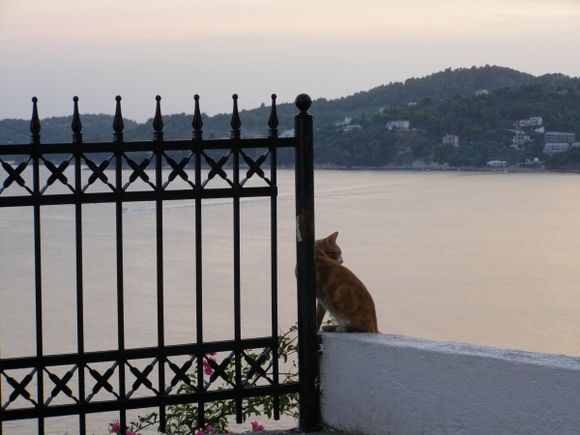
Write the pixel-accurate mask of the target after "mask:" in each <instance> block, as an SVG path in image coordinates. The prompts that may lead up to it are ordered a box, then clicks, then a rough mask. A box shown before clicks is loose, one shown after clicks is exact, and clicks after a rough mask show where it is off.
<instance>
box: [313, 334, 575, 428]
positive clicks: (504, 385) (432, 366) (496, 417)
mask: <svg viewBox="0 0 580 435" xmlns="http://www.w3.org/2000/svg"><path fill="white" fill-rule="evenodd" d="M321 388H322V395H321V406H322V418H323V421H324V423H325V424H326V425H327V426H328V427H331V428H335V429H339V430H344V431H351V432H360V433H364V434H385V435H387V434H389V435H400V434H426V435H431V434H449V435H451V434H462V435H476V434H486V435H496V434H506V435H507V434H509V435H516V434H526V435H531V434H549V435H566V434H570V435H572V434H574V435H579V434H580V358H572V357H566V356H557V355H546V354H537V353H529V352H522V351H514V350H501V349H494V348H484V347H479V346H472V345H468V344H462V343H437V342H432V341H428V340H420V339H416V338H409V337H401V336H392V335H380V334H340V333H325V334H323V354H322V358H321Z"/></svg>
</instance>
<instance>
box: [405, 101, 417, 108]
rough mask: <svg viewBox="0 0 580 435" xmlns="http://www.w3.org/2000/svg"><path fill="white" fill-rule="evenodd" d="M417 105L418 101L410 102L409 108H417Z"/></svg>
mask: <svg viewBox="0 0 580 435" xmlns="http://www.w3.org/2000/svg"><path fill="white" fill-rule="evenodd" d="M416 105H417V102H416V101H409V102H408V103H407V106H409V107H415V106H416Z"/></svg>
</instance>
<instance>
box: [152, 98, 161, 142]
mask: <svg viewBox="0 0 580 435" xmlns="http://www.w3.org/2000/svg"><path fill="white" fill-rule="evenodd" d="M155 101H156V104H155V117H154V118H153V130H154V133H153V140H156V141H159V142H162V141H163V118H162V117H161V97H160V96H159V95H157V96H156V97H155Z"/></svg>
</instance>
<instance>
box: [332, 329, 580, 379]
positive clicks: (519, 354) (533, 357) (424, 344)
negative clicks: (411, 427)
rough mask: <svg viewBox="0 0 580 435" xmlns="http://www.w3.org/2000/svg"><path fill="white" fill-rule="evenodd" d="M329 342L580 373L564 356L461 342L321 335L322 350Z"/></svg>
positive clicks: (579, 365)
mask: <svg viewBox="0 0 580 435" xmlns="http://www.w3.org/2000/svg"><path fill="white" fill-rule="evenodd" d="M329 340H340V341H345V342H348V341H356V342H358V343H365V344H369V345H372V346H377V345H379V346H380V345H387V346H390V347H400V348H412V349H420V350H424V351H427V352H436V353H448V354H455V355H466V356H478V357H486V358H493V359H498V360H503V361H508V362H515V363H522V364H532V365H538V366H548V367H553V368H563V369H568V370H577V371H580V357H572V356H567V355H556V354H548V353H537V352H526V351H523V350H517V349H499V348H495V347H488V346H478V345H473V344H468V343H461V342H445V341H432V340H427V339H423V338H416V337H406V336H402V335H392V334H366V333H365V334H363V333H331V332H326V333H322V343H323V346H324V342H325V341H329Z"/></svg>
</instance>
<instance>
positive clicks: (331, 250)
mask: <svg viewBox="0 0 580 435" xmlns="http://www.w3.org/2000/svg"><path fill="white" fill-rule="evenodd" d="M337 238H338V231H337V232H334V233H332V234H331V235H330V236H328V237H325V238H324V239H318V240H316V241H315V242H314V250H315V251H316V252H317V253H320V254H322V255H324V256H326V257H329V258H332V259H333V260H334V261H336V262H337V263H338V264H342V251H341V249H340V246H338V245H337V244H336V239H337Z"/></svg>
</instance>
